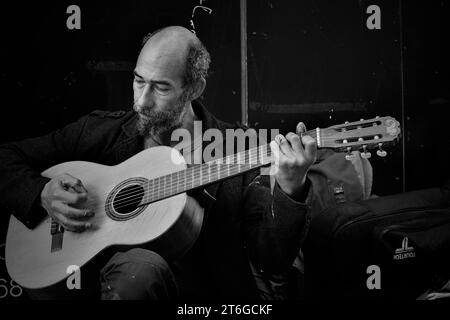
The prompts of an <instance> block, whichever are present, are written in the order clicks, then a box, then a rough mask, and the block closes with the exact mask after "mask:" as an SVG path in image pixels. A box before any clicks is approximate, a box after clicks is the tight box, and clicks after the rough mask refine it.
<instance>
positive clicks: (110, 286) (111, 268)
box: [100, 248, 177, 300]
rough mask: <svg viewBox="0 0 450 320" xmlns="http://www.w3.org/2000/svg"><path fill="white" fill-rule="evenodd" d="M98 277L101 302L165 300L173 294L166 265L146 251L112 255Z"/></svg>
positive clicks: (172, 286)
mask: <svg viewBox="0 0 450 320" xmlns="http://www.w3.org/2000/svg"><path fill="white" fill-rule="evenodd" d="M100 276H101V283H102V298H103V299H124V300H125V299H126V300H128V299H133V300H134V299H155V300H156V299H161V300H167V299H171V298H174V297H175V296H176V294H177V288H176V283H175V279H174V276H173V273H172V271H171V269H170V267H169V264H168V263H167V262H166V261H165V260H164V258H162V257H161V256H160V255H158V254H157V253H156V252H153V251H150V250H145V249H139V248H137V249H132V250H129V251H126V252H119V253H116V254H115V255H114V256H113V257H112V258H111V259H110V260H109V262H108V263H107V264H106V265H105V267H104V268H103V269H102V270H101V273H100Z"/></svg>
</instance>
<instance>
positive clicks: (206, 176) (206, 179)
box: [200, 164, 208, 185]
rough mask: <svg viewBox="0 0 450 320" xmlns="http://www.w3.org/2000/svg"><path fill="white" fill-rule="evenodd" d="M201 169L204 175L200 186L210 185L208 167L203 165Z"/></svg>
mask: <svg viewBox="0 0 450 320" xmlns="http://www.w3.org/2000/svg"><path fill="white" fill-rule="evenodd" d="M200 168H201V169H200V171H201V175H202V178H201V179H200V185H204V184H207V183H208V165H205V164H202V165H201V166H200Z"/></svg>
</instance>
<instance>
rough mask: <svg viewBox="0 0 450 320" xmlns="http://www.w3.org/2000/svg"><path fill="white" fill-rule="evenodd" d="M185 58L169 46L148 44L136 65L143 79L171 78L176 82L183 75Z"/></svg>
mask: <svg viewBox="0 0 450 320" xmlns="http://www.w3.org/2000/svg"><path fill="white" fill-rule="evenodd" d="M184 66H185V58H184V56H183V54H182V53H181V52H179V51H178V52H177V51H176V50H173V48H171V47H167V46H159V45H156V46H153V45H152V43H147V44H146V46H144V48H143V49H142V51H141V53H140V55H139V58H138V61H137V63H136V71H137V72H138V73H139V74H140V75H141V76H143V77H146V76H153V75H155V73H156V74H157V75H159V76H164V77H169V78H171V79H172V80H174V81H176V80H177V78H180V77H181V76H182V75H183V72H184Z"/></svg>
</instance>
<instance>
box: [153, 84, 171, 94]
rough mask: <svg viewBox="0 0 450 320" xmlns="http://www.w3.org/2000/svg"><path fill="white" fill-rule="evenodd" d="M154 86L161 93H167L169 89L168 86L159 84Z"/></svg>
mask: <svg viewBox="0 0 450 320" xmlns="http://www.w3.org/2000/svg"><path fill="white" fill-rule="evenodd" d="M155 88H156V90H158V91H159V92H161V93H168V92H169V90H170V89H169V88H168V87H161V86H156V87H155Z"/></svg>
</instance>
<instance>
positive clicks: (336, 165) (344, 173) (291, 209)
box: [244, 150, 372, 274]
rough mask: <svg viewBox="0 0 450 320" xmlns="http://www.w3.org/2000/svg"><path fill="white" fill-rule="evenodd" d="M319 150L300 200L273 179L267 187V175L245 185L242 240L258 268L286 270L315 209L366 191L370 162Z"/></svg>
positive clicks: (358, 197) (359, 196)
mask: <svg viewBox="0 0 450 320" xmlns="http://www.w3.org/2000/svg"><path fill="white" fill-rule="evenodd" d="M319 151H320V152H319V153H318V161H317V162H316V163H315V164H314V165H313V166H312V167H311V168H310V171H309V172H308V175H307V179H306V181H307V184H308V185H307V189H308V193H307V196H306V197H305V201H304V202H296V201H294V200H293V199H291V198H290V197H288V196H287V195H286V194H285V193H284V192H283V191H282V190H281V189H280V187H279V186H278V185H277V184H275V185H274V188H273V192H271V189H272V188H271V187H270V179H269V176H258V177H256V178H255V179H254V180H253V181H251V182H250V183H249V185H248V187H247V188H246V191H245V195H244V196H245V238H246V245H247V251H248V254H249V256H250V259H251V262H252V264H253V265H254V266H255V267H256V268H257V269H258V270H259V271H261V270H263V271H266V272H270V273H272V274H276V273H283V272H284V271H286V270H287V268H288V267H289V266H291V265H292V263H293V262H294V260H295V257H296V255H297V253H298V252H299V250H300V249H301V247H302V245H303V243H304V241H305V238H306V235H307V233H308V230H309V225H310V222H311V219H313V218H314V216H315V215H316V214H317V213H319V212H322V210H324V209H325V208H327V207H329V206H332V205H335V204H337V203H338V202H342V201H349V202H350V201H356V200H362V199H366V198H368V197H369V196H370V189H371V183H372V178H371V177H372V167H371V165H370V163H369V162H368V161H367V160H366V159H361V157H360V155H359V153H356V154H355V155H356V156H357V157H356V158H357V159H360V161H362V160H365V162H364V163H362V164H361V165H359V166H357V165H355V163H354V162H351V161H347V160H346V159H345V155H343V154H338V153H335V152H333V151H331V150H319ZM363 167H364V168H363ZM369 178H370V179H369ZM366 180H367V181H366ZM369 180H370V181H369ZM366 190H368V191H366ZM366 193H367V194H366Z"/></svg>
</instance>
